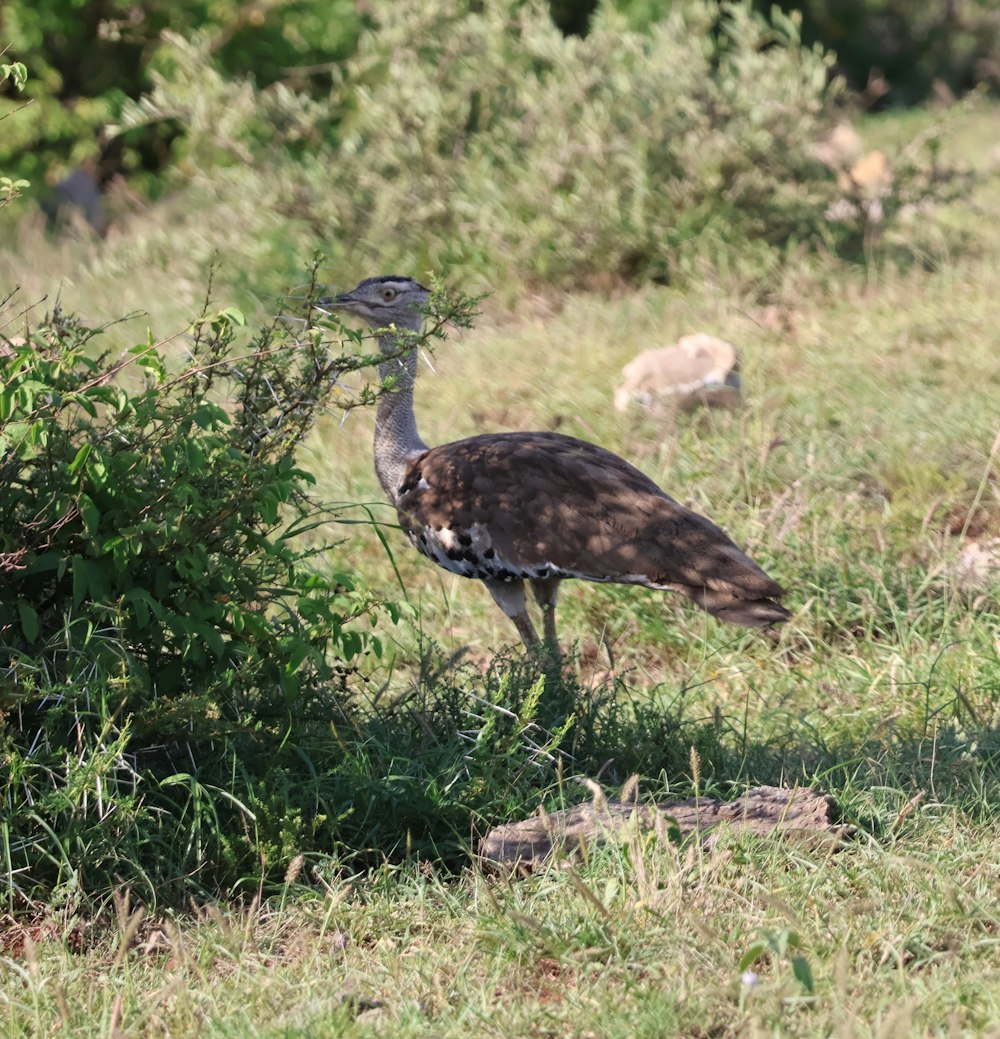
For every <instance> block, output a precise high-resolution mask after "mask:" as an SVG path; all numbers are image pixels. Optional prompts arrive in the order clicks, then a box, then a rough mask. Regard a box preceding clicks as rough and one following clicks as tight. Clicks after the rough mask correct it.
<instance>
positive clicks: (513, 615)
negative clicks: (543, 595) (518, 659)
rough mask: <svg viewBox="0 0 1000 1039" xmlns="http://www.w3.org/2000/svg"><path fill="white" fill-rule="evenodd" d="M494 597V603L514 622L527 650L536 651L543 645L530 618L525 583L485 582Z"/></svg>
mask: <svg viewBox="0 0 1000 1039" xmlns="http://www.w3.org/2000/svg"><path fill="white" fill-rule="evenodd" d="M483 584H485V585H486V587H487V588H489V590H490V595H492V596H493V601H494V602H495V603H496V604H497V606H499V607H500V609H501V610H503V612H504V613H506V614H507V616H508V617H510V619H511V620H512V621H513V622H514V626H515V627H516V628H517V633H518V634H519V635H520V636H521V641H522V642H523V643H524V645H525V646H526V648H527V649H529V650H536V649H538V647H539V646H540V645H541V643H540V642H539V641H538V633H537V632H536V631H535V626H534V624H532V623H531V618H530V617H529V616H528V604H527V603H526V602H525V599H524V581H493V580H487V581H483Z"/></svg>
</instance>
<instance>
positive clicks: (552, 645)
mask: <svg viewBox="0 0 1000 1039" xmlns="http://www.w3.org/2000/svg"><path fill="white" fill-rule="evenodd" d="M560 580H561V579H560V578H558V577H549V578H547V579H546V580H544V581H543V580H532V582H531V591H532V592H533V593H534V596H535V602H537V603H538V605H539V606H540V607H541V609H542V625H543V627H544V631H545V644H546V646H547V647H548V649H549V652H550V653H553V654H554V655H555V657H556V659H558V658H559V638H558V636H557V635H556V596H558V594H559V582H560Z"/></svg>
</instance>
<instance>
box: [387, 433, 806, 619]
mask: <svg viewBox="0 0 1000 1039" xmlns="http://www.w3.org/2000/svg"><path fill="white" fill-rule="evenodd" d="M397 505H398V509H399V515H400V520H401V522H402V524H403V526H404V527H405V528H406V529H407V531H408V532H409V534H410V537H411V539H412V540H413V542H414V544H415V545H416V546H417V548H418V549H420V550H421V551H422V552H424V553H425V554H427V555H429V556H430V557H431V558H433V559H435V561H436V562H438V563H439V564H440V565H442V566H446V567H447V568H448V569H451V570H453V571H454V572H456V573H461V574H463V575H465V576H468V577H491V576H492V577H497V576H499V577H501V578H503V577H507V578H511V579H512V578H518V577H543V578H544V577H547V576H564V577H580V578H583V579H584V580H590V581H602V582H603V581H612V582H624V583H632V584H645V585H650V586H654V587H659V588H669V589H672V590H675V591H679V592H682V593H684V594H685V595H688V596H689V597H690V598H692V599H694V601H695V602H697V603H698V604H699V605H700V606H702V607H703V608H704V609H707V610H709V611H710V612H712V613H715V614H717V615H718V616H720V617H722V618H723V619H726V620H732V621H734V622H735V623H739V624H748V625H751V626H758V625H763V624H771V623H776V622H778V621H781V620H784V619H787V616H788V613H787V611H786V610H784V608H783V607H781V606H779V605H778V604H777V603H773V602H771V601H770V599H771V597H775V598H777V597H780V596H781V595H782V594H783V589H782V588H781V586H780V585H779V584H777V582H775V581H772V580H771V578H769V577H768V576H767V574H765V573H764V571H763V570H761V569H760V567H758V566H757V565H756V564H755V563H754V562H753V561H752V560H750V559H749V558H748V557H747V556H746V555H745V554H744V553H743V552H741V551H740V549H739V548H737V547H736V545H735V544H734V543H733V542H732V541H731V540H730V539H729V537H728V536H727V535H726V534H725V533H724V532H723V531H722V530H721V529H720V528H719V527H717V526H716V525H715V524H714V523H711V522H710V521H709V520H707V519H705V518H704V517H702V516H700V515H698V514H697V513H694V512H692V511H691V510H690V509H686V508H684V507H683V506H682V505H680V504H678V503H677V502H675V501H674V500H673V499H672V498H671V497H670V496H669V495H667V494H666V493H664V492H663V491H662V490H661V489H660V488H659V487H657V486H656V484H655V483H653V481H652V480H650V479H649V478H648V477H647V476H645V475H643V473H641V472H639V470H638V469H636V468H635V467H634V466H632V465H629V463H628V462H626V461H624V460H623V459H621V458H619V457H618V456H617V455H614V454H612V453H611V452H610V451H605V450H604V449H603V448H600V447H597V446H596V445H594V444H589V443H586V442H585V441H582V440H576V439H574V438H572V437H566V436H562V435H560V434H557V433H498V434H492V435H486V436H477V437H472V438H470V439H468V440H459V441H456V442H454V443H451V444H444V445H442V446H440V447H435V448H432V449H431V450H429V451H427V452H426V453H425V454H424V455H422V456H421V457H420V458H418V459H417V460H416V461H415V462H414V463H413V466H412V468H411V470H410V472H409V474H408V476H407V478H406V480H405V482H404V485H403V488H402V491H401V494H400V498H399V501H398V503H397Z"/></svg>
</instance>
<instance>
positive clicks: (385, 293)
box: [382, 285, 396, 303]
mask: <svg viewBox="0 0 1000 1039" xmlns="http://www.w3.org/2000/svg"><path fill="white" fill-rule="evenodd" d="M395 298H396V290H395V289H391V288H389V286H388V285H386V287H385V288H384V289H383V290H382V299H384V300H385V301H386V303H391V302H392V301H393V300H394V299H395Z"/></svg>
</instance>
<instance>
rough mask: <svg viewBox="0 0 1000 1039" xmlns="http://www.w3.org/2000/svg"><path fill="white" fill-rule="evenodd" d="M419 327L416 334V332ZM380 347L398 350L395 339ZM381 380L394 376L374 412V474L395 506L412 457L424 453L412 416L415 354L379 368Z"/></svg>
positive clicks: (386, 337)
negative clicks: (392, 384)
mask: <svg viewBox="0 0 1000 1039" xmlns="http://www.w3.org/2000/svg"><path fill="white" fill-rule="evenodd" d="M419 330H420V329H419V325H418V327H417V328H416V329H415V331H419ZM379 348H380V349H381V350H382V351H383V352H391V351H394V350H397V349H398V348H399V341H398V340H397V339H396V337H395V336H393V335H391V334H387V335H384V336H380V337H379ZM378 371H379V375H380V376H381V378H382V380H383V381H384V380H385V379H387V378H389V377H391V376H395V378H396V385H395V387H394V388H393V389H392V390H390V391H389V392H388V393H384V394H382V396H381V397H380V398H379V402H378V410H377V411H376V413H375V473H376V475H377V476H378V482H379V483H380V484H381V485H382V490H383V491H385V493H386V494H387V495H388V496H389V500H390V501H391V502H393V503H394V504H395V502H396V501H397V500H398V498H399V488H400V485H401V484H402V482H403V479H404V477H405V475H406V471H407V469H408V468H409V466H410V463H411V462H412V461H413V459H414V457H415V456H417V455H419V454H422V453H423V452H424V451H426V450H427V445H426V444H425V443H424V442H423V440H421V439H420V434H419V433H418V432H417V418H416V415H414V413H413V383H414V382H415V381H416V378H417V351H416V349H413V350H410V351H409V353H407V354H405V355H404V356H403V357H399V358H396V359H394V360H391V361H384V362H383V363H382V364H380V365H379V369H378Z"/></svg>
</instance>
